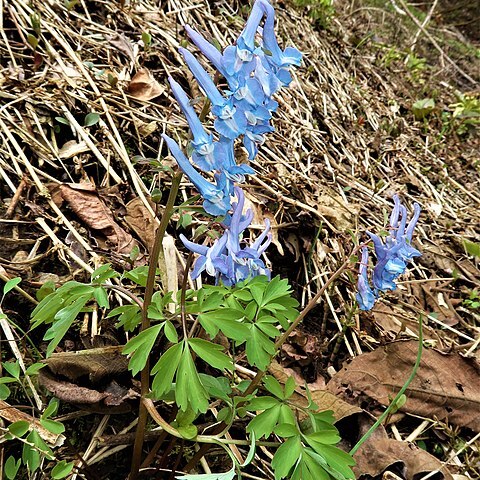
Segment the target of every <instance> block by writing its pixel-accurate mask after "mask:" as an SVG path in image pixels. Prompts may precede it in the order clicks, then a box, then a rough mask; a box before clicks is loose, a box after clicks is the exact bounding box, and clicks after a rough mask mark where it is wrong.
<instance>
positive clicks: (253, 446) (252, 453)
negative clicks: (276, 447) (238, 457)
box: [240, 433, 256, 468]
mask: <svg viewBox="0 0 480 480" xmlns="http://www.w3.org/2000/svg"><path fill="white" fill-rule="evenodd" d="M255 450H256V443H255V433H252V434H251V435H250V449H249V450H248V455H247V457H246V458H245V461H244V462H243V463H242V464H241V465H240V466H241V467H242V468H243V467H246V466H247V465H249V464H250V463H251V462H252V460H253V457H255Z"/></svg>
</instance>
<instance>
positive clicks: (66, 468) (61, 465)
mask: <svg viewBox="0 0 480 480" xmlns="http://www.w3.org/2000/svg"><path fill="white" fill-rule="evenodd" d="M73 466H74V462H67V461H65V460H61V461H60V462H58V463H57V464H56V465H55V466H54V467H53V468H52V472H51V476H52V479H54V480H57V479H60V478H65V477H66V476H67V475H68V474H69V473H70V472H71V471H72V470H73Z"/></svg>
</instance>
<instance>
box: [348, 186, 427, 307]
mask: <svg viewBox="0 0 480 480" xmlns="http://www.w3.org/2000/svg"><path fill="white" fill-rule="evenodd" d="M393 201H394V203H395V205H394V208H393V211H392V214H391V216H390V233H389V235H388V236H387V237H386V238H385V243H383V242H382V240H381V239H380V237H379V236H378V235H375V234H374V233H370V232H367V234H368V236H369V237H370V238H371V239H372V241H373V245H374V248H375V256H376V257H377V263H376V265H375V267H374V269H373V275H372V283H373V287H374V288H373V290H372V288H371V286H370V283H369V281H368V276H367V267H368V256H369V255H368V248H367V247H363V248H362V260H361V263H360V268H359V272H358V284H357V289H358V293H357V295H356V298H357V301H358V304H359V306H360V309H361V310H370V309H371V308H373V305H374V303H375V300H376V299H377V298H378V296H379V292H386V291H389V290H395V289H396V288H397V286H396V284H395V280H396V279H397V277H398V276H399V275H401V274H402V273H404V272H405V270H406V268H407V263H408V262H410V261H412V259H413V258H414V257H418V256H420V255H421V253H420V252H419V251H418V250H417V249H415V248H413V247H412V245H411V242H412V235H413V230H414V229H415V225H416V224H417V222H418V218H419V217H420V205H419V204H418V203H415V204H414V205H413V210H414V213H413V216H412V218H411V219H410V221H409V223H408V225H407V209H406V208H405V207H404V206H403V205H402V204H401V203H400V199H399V197H398V195H394V197H393Z"/></svg>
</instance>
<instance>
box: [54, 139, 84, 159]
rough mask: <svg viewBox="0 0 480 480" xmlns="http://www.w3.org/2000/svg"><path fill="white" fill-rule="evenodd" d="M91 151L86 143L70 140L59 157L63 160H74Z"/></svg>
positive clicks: (64, 145)
mask: <svg viewBox="0 0 480 480" xmlns="http://www.w3.org/2000/svg"><path fill="white" fill-rule="evenodd" d="M89 150H90V149H89V148H88V147H87V144H86V143H85V142H77V141H76V140H70V141H68V142H65V143H64V144H63V146H62V148H61V149H60V150H59V151H58V156H59V157H60V158H62V159H64V160H65V159H67V158H72V157H74V156H75V155H79V154H80V153H84V152H88V151H89Z"/></svg>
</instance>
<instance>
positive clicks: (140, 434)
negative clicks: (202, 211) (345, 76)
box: [130, 173, 183, 480]
mask: <svg viewBox="0 0 480 480" xmlns="http://www.w3.org/2000/svg"><path fill="white" fill-rule="evenodd" d="M182 176H183V174H182V173H177V174H176V175H175V176H174V177H173V179H172V186H171V188H170V193H169V194H168V200H167V205H166V206H165V211H164V213H163V216H162V219H161V221H160V225H159V226H158V228H157V231H156V233H155V242H154V244H153V247H152V250H151V252H150V260H149V264H148V275H147V284H146V287H145V298H144V300H143V308H142V325H141V327H140V331H141V332H142V331H143V330H146V329H147V328H149V327H150V319H149V318H148V307H149V306H150V303H151V302H152V296H153V291H154V289H155V276H156V272H157V265H158V259H159V257H160V253H161V252H162V247H163V238H164V236H165V232H166V231H167V226H168V222H169V221H170V217H171V216H172V212H173V207H174V204H175V199H176V198H177V194H178V189H179V187H180V181H181V179H182ZM162 253H163V252H162ZM140 380H141V395H142V397H145V396H146V395H147V394H148V392H149V389H150V365H149V361H148V359H147V363H146V365H145V367H144V368H143V369H142V372H141V374H140ZM147 417H148V412H147V410H146V408H145V406H144V404H143V402H140V407H139V411H138V424H137V430H136V432H135V443H134V445H133V456H132V466H131V470H130V480H136V479H137V478H138V473H139V469H140V464H141V461H142V449H143V439H144V437H145V426H146V424H147Z"/></svg>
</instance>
